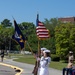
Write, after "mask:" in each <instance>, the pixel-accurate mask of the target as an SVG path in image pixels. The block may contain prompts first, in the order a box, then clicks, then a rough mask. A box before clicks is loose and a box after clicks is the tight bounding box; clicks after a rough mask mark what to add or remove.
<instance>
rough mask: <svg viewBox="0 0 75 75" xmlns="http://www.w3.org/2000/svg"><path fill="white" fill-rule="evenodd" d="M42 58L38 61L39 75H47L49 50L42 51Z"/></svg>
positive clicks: (49, 58) (49, 60)
mask: <svg viewBox="0 0 75 75" xmlns="http://www.w3.org/2000/svg"><path fill="white" fill-rule="evenodd" d="M43 53H44V57H43V58H41V60H40V69H39V75H49V69H48V67H49V63H50V62H51V57H50V50H45V51H43Z"/></svg>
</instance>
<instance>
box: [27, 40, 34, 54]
mask: <svg viewBox="0 0 75 75" xmlns="http://www.w3.org/2000/svg"><path fill="white" fill-rule="evenodd" d="M26 43H27V45H28V47H29V49H30V51H31V53H32V54H33V55H34V53H33V51H32V49H31V47H30V45H29V43H28V42H27V41H26Z"/></svg>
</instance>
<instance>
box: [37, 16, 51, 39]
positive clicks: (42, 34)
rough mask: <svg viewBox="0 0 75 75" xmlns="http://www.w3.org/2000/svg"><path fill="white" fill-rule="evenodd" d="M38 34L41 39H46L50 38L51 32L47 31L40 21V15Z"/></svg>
mask: <svg viewBox="0 0 75 75" xmlns="http://www.w3.org/2000/svg"><path fill="white" fill-rule="evenodd" d="M36 34H37V37H38V38H39V39H46V38H49V37H50V35H49V30H48V29H46V27H45V26H44V24H43V23H42V22H40V21H39V20H38V15H37V27H36Z"/></svg>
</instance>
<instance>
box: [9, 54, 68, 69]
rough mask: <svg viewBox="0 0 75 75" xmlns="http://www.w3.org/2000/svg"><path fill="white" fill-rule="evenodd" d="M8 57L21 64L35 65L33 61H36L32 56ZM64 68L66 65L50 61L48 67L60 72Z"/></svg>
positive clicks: (13, 55) (15, 55) (17, 55)
mask: <svg viewBox="0 0 75 75" xmlns="http://www.w3.org/2000/svg"><path fill="white" fill-rule="evenodd" d="M10 56H11V57H12V58H18V59H14V61H17V62H22V63H28V64H35V61H36V60H35V58H34V56H33V55H22V54H10ZM66 66H67V63H62V62H54V61H51V63H50V65H49V67H51V68H55V69H58V70H62V69H63V68H64V67H66Z"/></svg>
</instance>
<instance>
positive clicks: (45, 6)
mask: <svg viewBox="0 0 75 75" xmlns="http://www.w3.org/2000/svg"><path fill="white" fill-rule="evenodd" d="M37 12H38V13H39V19H40V21H44V19H45V18H47V19H50V18H56V17H57V18H60V17H68V16H71V17H72V16H75V0H0V22H2V21H3V20H4V19H9V20H10V21H11V22H13V18H12V16H13V17H14V18H15V19H16V21H17V23H22V22H33V23H34V24H36V15H37Z"/></svg>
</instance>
